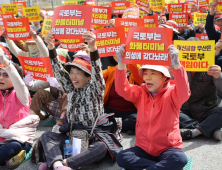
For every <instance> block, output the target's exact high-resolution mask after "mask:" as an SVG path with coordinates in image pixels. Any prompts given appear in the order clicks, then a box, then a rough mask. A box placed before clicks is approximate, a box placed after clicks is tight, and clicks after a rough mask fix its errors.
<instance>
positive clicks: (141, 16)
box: [139, 10, 145, 18]
mask: <svg viewBox="0 0 222 170" xmlns="http://www.w3.org/2000/svg"><path fill="white" fill-rule="evenodd" d="M139 13H140V16H139V18H143V17H144V14H145V12H144V11H142V10H140V11H139Z"/></svg>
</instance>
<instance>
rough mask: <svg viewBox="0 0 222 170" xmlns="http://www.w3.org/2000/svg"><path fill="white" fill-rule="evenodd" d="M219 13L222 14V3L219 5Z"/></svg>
mask: <svg viewBox="0 0 222 170" xmlns="http://www.w3.org/2000/svg"><path fill="white" fill-rule="evenodd" d="M217 12H218V13H222V2H219V3H218V5H217Z"/></svg>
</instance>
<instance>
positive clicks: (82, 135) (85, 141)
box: [69, 103, 100, 152]
mask: <svg viewBox="0 0 222 170" xmlns="http://www.w3.org/2000/svg"><path fill="white" fill-rule="evenodd" d="M75 105H76V103H74V108H75ZM99 116H100V113H98V116H97V118H96V120H95V123H94V125H93V127H92V130H91V132H90V134H89V133H88V132H87V131H86V130H82V129H74V130H72V124H73V120H71V127H70V132H69V141H70V143H71V144H72V138H73V137H74V138H78V139H81V151H80V152H83V151H85V150H87V149H88V147H89V140H90V139H91V137H92V134H93V131H94V129H95V127H96V123H97V121H98V119H99ZM73 118H74V120H75V112H74V113H73Z"/></svg>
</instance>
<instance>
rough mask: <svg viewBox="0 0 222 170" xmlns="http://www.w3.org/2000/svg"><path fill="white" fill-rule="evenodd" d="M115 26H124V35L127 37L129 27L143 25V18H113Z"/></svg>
mask: <svg viewBox="0 0 222 170" xmlns="http://www.w3.org/2000/svg"><path fill="white" fill-rule="evenodd" d="M115 26H116V27H118V26H124V30H125V36H126V37H127V33H128V31H129V28H131V27H143V26H144V20H143V19H135V18H132V19H130V18H116V19H115Z"/></svg>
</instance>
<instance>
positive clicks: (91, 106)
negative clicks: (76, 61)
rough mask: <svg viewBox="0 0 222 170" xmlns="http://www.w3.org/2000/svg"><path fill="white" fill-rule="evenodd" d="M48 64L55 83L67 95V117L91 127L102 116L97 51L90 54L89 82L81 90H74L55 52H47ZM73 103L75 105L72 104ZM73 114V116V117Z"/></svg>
mask: <svg viewBox="0 0 222 170" xmlns="http://www.w3.org/2000/svg"><path fill="white" fill-rule="evenodd" d="M49 57H50V62H51V65H52V69H53V73H54V75H55V77H56V79H57V81H58V82H59V83H60V84H61V86H62V87H63V89H64V91H65V92H66V93H67V97H68V106H67V117H68V119H69V121H70V120H74V123H78V124H81V125H84V126H92V125H94V122H95V120H96V118H97V116H98V113H100V115H101V114H103V113H104V108H103V97H104V91H105V81H104V79H103V73H102V69H101V61H100V57H99V54H98V51H97V50H96V51H94V52H91V53H90V59H91V70H92V72H91V80H90V81H89V82H88V83H87V84H86V85H84V86H83V87H82V88H78V89H77V88H75V87H74V85H73V83H72V81H71V79H70V76H69V74H68V73H67V72H66V71H65V70H64V68H63V66H62V65H61V63H60V61H59V58H58V56H57V54H56V50H55V49H53V50H50V51H49ZM74 103H75V104H74ZM73 114H75V116H74V117H73Z"/></svg>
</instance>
